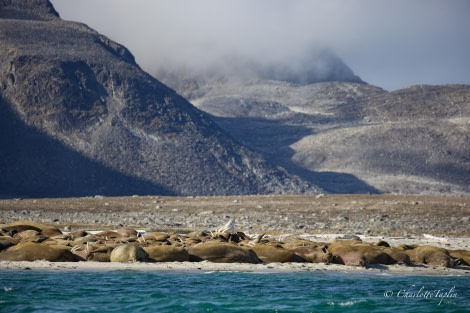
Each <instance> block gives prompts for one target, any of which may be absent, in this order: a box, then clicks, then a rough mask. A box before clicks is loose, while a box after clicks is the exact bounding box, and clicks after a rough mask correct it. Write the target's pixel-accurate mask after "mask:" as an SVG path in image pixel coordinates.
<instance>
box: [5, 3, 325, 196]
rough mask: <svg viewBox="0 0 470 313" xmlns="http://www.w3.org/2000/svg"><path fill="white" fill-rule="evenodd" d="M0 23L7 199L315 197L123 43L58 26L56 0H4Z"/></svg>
mask: <svg viewBox="0 0 470 313" xmlns="http://www.w3.org/2000/svg"><path fill="white" fill-rule="evenodd" d="M0 17H1V18H0V55H1V58H2V63H1V64H0V72H1V73H2V75H0V92H1V93H0V96H1V99H2V101H1V103H0V104H1V106H2V110H1V111H2V120H3V123H2V128H3V129H2V134H4V135H3V136H1V137H0V138H2V142H1V146H2V150H3V152H2V153H3V156H2V164H1V166H0V170H1V172H2V175H1V182H0V183H1V186H2V190H1V194H2V195H3V196H9V195H15V196H51V195H54V196H65V195H66V196H72V195H83V194H93V193H92V191H93V190H95V191H96V192H95V193H104V194H113V195H117V194H129V193H136V194H142V193H146V194H148V193H157V194H160V193H163V194H177V195H225V194H259V193H261V194H262V193H285V192H289V193H302V192H317V191H319V189H318V188H317V187H315V186H314V185H311V184H308V183H306V182H304V181H302V180H301V179H299V178H298V177H296V176H292V175H290V174H288V173H287V172H285V171H284V170H283V169H280V168H276V167H273V166H272V165H270V164H269V163H267V162H266V161H265V160H264V159H263V158H262V157H261V156H260V155H259V154H257V153H253V152H252V151H250V150H248V149H246V148H244V147H243V146H241V145H240V144H238V143H237V142H236V141H234V140H233V139H232V138H231V137H230V136H228V135H227V133H226V132H225V131H224V130H222V129H221V128H220V127H219V126H217V124H215V123H214V122H213V121H212V120H211V118H210V117H209V115H207V114H206V113H204V112H203V111H200V110H199V109H197V108H195V107H194V106H192V105H191V104H190V103H189V102H188V101H186V100H185V99H184V98H182V97H181V96H179V95H178V94H177V93H176V92H175V91H174V90H172V89H170V88H168V87H166V86H165V85H163V84H162V83H160V82H159V81H158V80H156V79H155V78H153V77H152V76H150V75H148V74H147V73H145V72H144V71H142V70H141V68H140V67H139V66H138V65H137V64H136V63H135V60H134V57H133V56H132V54H131V53H130V52H129V51H128V50H127V49H126V48H125V47H123V46H121V45H119V44H117V43H115V42H113V41H111V40H110V39H108V38H107V37H105V36H103V35H100V34H99V33H97V32H95V31H94V30H92V29H90V28H88V27H87V26H86V25H84V24H80V23H75V22H68V21H63V20H61V19H60V18H59V16H58V14H57V12H56V11H55V10H54V9H53V7H52V5H51V4H50V2H49V1H45V0H44V1H41V0H27V1H7V0H1V1H0ZM22 123H23V124H24V125H23V124H22ZM10 134H11V136H10ZM15 136H16V137H15ZM14 138H17V140H14ZM35 143H36V144H35ZM46 147H47V148H46ZM59 156H60V157H59ZM38 157H40V158H41V160H42V161H41V162H38V160H37V158H38ZM32 164H36V166H32ZM46 165H47V166H46ZM33 168H34V170H33ZM12 169H15V170H12ZM83 172H87V173H89V175H83ZM77 173H80V175H76V174H77ZM91 176H93V177H94V178H93V179H94V182H91V181H89V178H90V177H91ZM111 178H112V179H111ZM64 185H65V186H67V187H64ZM87 185H88V188H84V189H81V188H83V187H84V186H87ZM45 186H50V189H48V188H45ZM139 186H140V187H142V188H139ZM26 190H27V191H26ZM23 191H24V192H23ZM152 191H153V192H152Z"/></svg>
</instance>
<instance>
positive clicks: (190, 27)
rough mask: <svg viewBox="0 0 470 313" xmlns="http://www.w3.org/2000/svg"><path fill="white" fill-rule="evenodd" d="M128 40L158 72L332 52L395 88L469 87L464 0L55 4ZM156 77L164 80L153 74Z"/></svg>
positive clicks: (469, 35) (102, 0)
mask: <svg viewBox="0 0 470 313" xmlns="http://www.w3.org/2000/svg"><path fill="white" fill-rule="evenodd" d="M52 2H53V4H54V6H55V8H56V10H57V11H58V12H59V14H60V16H61V17H62V18H63V19H67V20H74V21H80V22H83V23H86V24H88V26H90V27H92V28H94V29H96V30H97V31H99V32H101V33H103V34H105V35H107V36H108V37H110V38H111V39H113V40H115V41H117V42H119V43H121V44H123V45H125V46H126V47H127V48H129V49H130V50H131V52H132V53H133V54H134V56H135V57H136V60H137V62H138V63H139V65H140V66H141V67H142V68H143V69H145V70H146V71H148V72H149V73H151V74H152V71H155V69H156V68H157V67H158V66H159V65H160V64H162V63H166V64H172V62H177V63H178V62H179V63H181V64H194V62H197V63H199V64H204V63H205V62H211V61H212V60H215V59H217V57H218V56H220V55H224V54H227V53H229V52H230V53H239V54H241V55H246V56H250V57H254V58H261V59H264V58H292V57H295V56H296V55H299V54H301V53H302V52H303V51H307V50H308V49H309V48H310V47H318V48H328V49H331V50H332V51H333V52H334V53H335V54H336V55H337V56H339V57H340V58H341V59H342V60H343V61H344V63H346V64H347V65H348V66H349V67H350V68H351V69H352V70H353V71H354V72H355V74H356V75H359V76H360V77H361V78H362V79H363V80H364V81H366V82H368V83H370V84H373V85H376V86H379V87H382V88H385V89H387V90H396V89H399V88H403V87H407V86H410V85H416V84H447V83H462V84H470V1H467V0H440V1H436V0H383V1H381V0H341V1H340V0H324V1H323V0H322V1H317V0H198V1H195V0H127V1H125V0H77V1H71V0H52ZM157 78H158V77H157Z"/></svg>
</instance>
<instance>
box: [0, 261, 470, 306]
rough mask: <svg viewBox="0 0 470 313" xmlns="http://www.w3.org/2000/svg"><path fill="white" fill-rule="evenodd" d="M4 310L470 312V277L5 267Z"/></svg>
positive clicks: (1, 281)
mask: <svg viewBox="0 0 470 313" xmlns="http://www.w3.org/2000/svg"><path fill="white" fill-rule="evenodd" d="M437 290H440V291H439V292H437ZM444 296H446V297H444ZM443 297H444V298H443ZM0 312H9V313H12V312H394V313H397V312H470V277H468V276H467V277H465V276H441V277H438V276H410V275H396V274H393V275H390V274H369V273H361V274H358V273H342V272H326V271H315V272H299V273H243V272H207V273H205V272H183V271H179V272H164V271H156V272H147V271H131V270H125V271H52V270H43V271H37V270H2V271H0Z"/></svg>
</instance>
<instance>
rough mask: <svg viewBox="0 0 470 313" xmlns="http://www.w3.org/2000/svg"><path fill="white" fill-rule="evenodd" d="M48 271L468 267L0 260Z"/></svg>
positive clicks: (444, 271) (426, 272)
mask: <svg viewBox="0 0 470 313" xmlns="http://www.w3.org/2000/svg"><path fill="white" fill-rule="evenodd" d="M5 270H34V271H41V270H50V271H87V272H93V271H105V272H110V271H122V270H131V271H159V272H200V273H206V272H246V273H295V272H316V271H326V272H342V273H345V274H350V273H356V274H361V273H362V274H385V275H410V276H468V277H470V266H459V267H434V266H427V265H398V264H395V265H367V266H366V267H356V266H346V265H340V264H332V263H330V264H325V263H262V264H248V263H214V262H208V261H202V262H157V263H150V262H133V263H118V262H48V261H34V262H28V261H0V271H5Z"/></svg>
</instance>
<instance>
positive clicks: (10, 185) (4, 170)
mask: <svg viewBox="0 0 470 313" xmlns="http://www.w3.org/2000/svg"><path fill="white" fill-rule="evenodd" d="M0 160H1V163H0V173H1V174H0V198H12V197H82V196H92V195H97V194H99V195H105V196H130V195H148V194H159V195H175V194H174V193H173V192H171V191H170V190H167V189H165V188H163V187H161V186H159V185H156V184H153V183H150V182H147V181H144V180H141V179H139V178H135V177H130V176H127V175H124V174H122V173H119V172H117V171H114V170H112V169H110V168H107V167H105V166H103V165H101V164H99V163H98V162H95V161H93V160H90V159H89V158H87V157H86V156H83V155H81V154H80V153H78V152H76V151H73V150H71V149H69V148H68V147H66V146H65V145H63V144H62V143H60V142H59V141H57V140H54V139H52V138H50V137H49V136H47V135H44V134H42V133H41V132H40V131H38V130H36V129H34V128H32V127H30V126H27V125H26V124H24V123H23V122H22V121H21V120H20V119H19V118H18V117H17V116H16V114H14V113H13V112H12V111H11V109H10V108H9V106H8V105H7V104H6V103H5V102H3V101H2V99H1V98H0Z"/></svg>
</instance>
